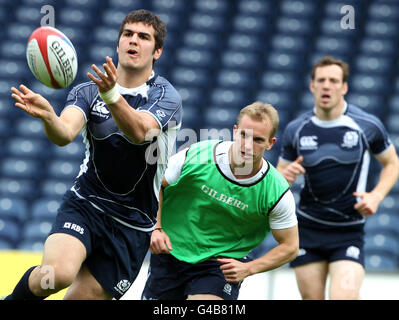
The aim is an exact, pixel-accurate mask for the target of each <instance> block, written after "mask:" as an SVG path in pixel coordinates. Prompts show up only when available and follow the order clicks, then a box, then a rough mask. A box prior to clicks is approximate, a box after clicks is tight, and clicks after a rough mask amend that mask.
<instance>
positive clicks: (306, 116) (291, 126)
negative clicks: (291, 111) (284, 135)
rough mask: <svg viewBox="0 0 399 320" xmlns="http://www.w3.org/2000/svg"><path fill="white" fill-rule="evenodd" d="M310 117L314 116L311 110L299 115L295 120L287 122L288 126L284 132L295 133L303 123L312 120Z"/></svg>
mask: <svg viewBox="0 0 399 320" xmlns="http://www.w3.org/2000/svg"><path fill="white" fill-rule="evenodd" d="M312 116H314V112H313V110H309V111H306V112H303V113H301V114H300V115H298V116H297V117H296V118H295V119H293V120H291V121H290V122H288V124H287V126H286V130H289V131H296V130H297V129H298V128H299V127H301V126H302V125H303V124H304V123H307V122H308V121H309V120H310V119H311V118H312Z"/></svg>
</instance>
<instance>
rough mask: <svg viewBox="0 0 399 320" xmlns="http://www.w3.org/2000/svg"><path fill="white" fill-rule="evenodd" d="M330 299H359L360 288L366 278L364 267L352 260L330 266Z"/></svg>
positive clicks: (335, 262)
mask: <svg viewBox="0 0 399 320" xmlns="http://www.w3.org/2000/svg"><path fill="white" fill-rule="evenodd" d="M329 272H330V277H331V281H330V290H329V294H330V299H332V300H346V299H350V300H356V299H359V293H360V287H361V285H362V282H363V278H364V274H365V271H364V268H363V266H362V265H361V264H360V263H358V262H355V261H351V260H339V261H334V262H331V263H330V264H329Z"/></svg>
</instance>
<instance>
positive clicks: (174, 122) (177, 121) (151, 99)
mask: <svg viewBox="0 0 399 320" xmlns="http://www.w3.org/2000/svg"><path fill="white" fill-rule="evenodd" d="M181 107H182V100H181V97H180V95H179V93H178V92H177V91H176V90H175V89H174V88H173V87H172V86H171V85H170V84H166V83H165V84H156V85H154V87H153V88H152V90H151V91H150V94H149V96H148V101H147V103H146V104H145V105H143V106H141V107H140V109H139V111H141V112H148V113H150V114H151V115H152V116H153V117H154V118H155V119H156V120H157V122H158V124H159V127H160V128H162V130H163V131H165V130H167V129H168V128H173V127H178V126H180V125H181V121H182V108H181Z"/></svg>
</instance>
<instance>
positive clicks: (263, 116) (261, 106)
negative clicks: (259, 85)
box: [237, 101, 280, 138]
mask: <svg viewBox="0 0 399 320" xmlns="http://www.w3.org/2000/svg"><path fill="white" fill-rule="evenodd" d="M245 115H247V116H249V117H250V118H251V119H254V120H262V121H263V122H267V121H270V122H271V125H272V129H271V131H270V138H273V137H274V136H275V135H276V132H277V129H278V125H279V123H280V118H279V116H278V112H277V110H276V109H275V108H274V107H273V106H272V105H271V104H269V103H264V102H262V101H255V102H254V103H252V104H250V105H248V106H246V107H245V108H243V109H241V111H240V113H239V115H238V117H237V126H239V125H240V121H241V119H242V117H243V116H245Z"/></svg>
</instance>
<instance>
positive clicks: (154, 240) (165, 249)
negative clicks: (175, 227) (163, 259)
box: [150, 229, 172, 254]
mask: <svg viewBox="0 0 399 320" xmlns="http://www.w3.org/2000/svg"><path fill="white" fill-rule="evenodd" d="M171 250H172V243H171V242H170V239H169V236H168V235H167V234H166V233H165V232H164V231H163V230H162V229H161V230H154V231H153V232H152V235H151V243H150V251H151V253H152V254H161V253H169V251H171Z"/></svg>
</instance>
